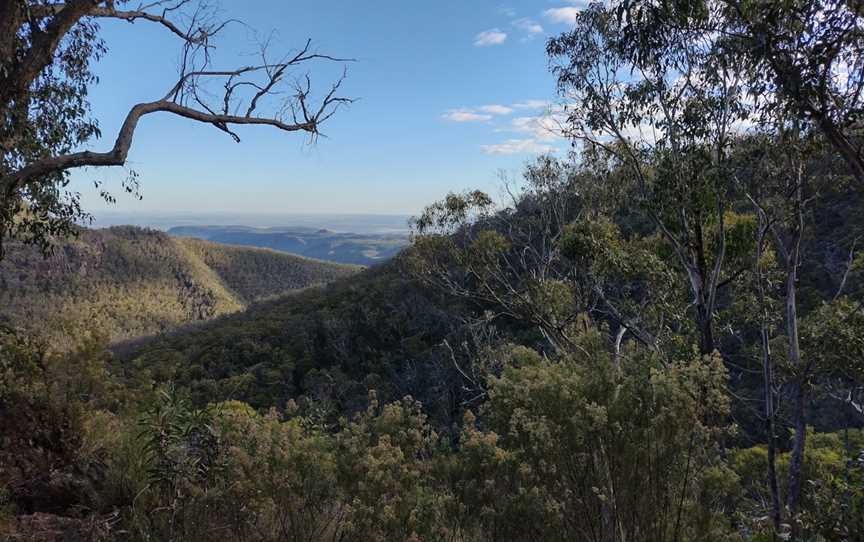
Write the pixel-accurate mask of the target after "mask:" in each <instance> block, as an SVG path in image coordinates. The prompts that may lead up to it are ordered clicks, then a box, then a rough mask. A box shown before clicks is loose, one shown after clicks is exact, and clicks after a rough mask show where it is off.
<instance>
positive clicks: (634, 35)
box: [614, 0, 864, 183]
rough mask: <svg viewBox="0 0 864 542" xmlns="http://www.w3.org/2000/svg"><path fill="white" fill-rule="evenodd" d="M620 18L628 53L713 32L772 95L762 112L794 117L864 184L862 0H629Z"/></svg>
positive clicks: (758, 92)
mask: <svg viewBox="0 0 864 542" xmlns="http://www.w3.org/2000/svg"><path fill="white" fill-rule="evenodd" d="M614 9H615V13H616V18H617V20H618V21H620V23H621V24H622V25H623V27H624V29H625V32H626V34H627V36H629V38H630V39H629V40H628V46H627V54H628V55H629V56H630V58H634V59H641V58H645V57H647V56H650V55H652V54H654V53H653V51H654V50H655V49H656V48H657V46H658V45H659V44H663V43H665V42H666V41H667V37H666V36H668V35H669V34H670V33H672V34H674V33H676V32H679V31H681V30H682V29H698V30H699V31H704V32H710V33H712V34H714V35H715V36H717V37H718V39H719V40H720V41H721V42H722V44H723V50H724V54H725V55H727V56H730V57H731V56H734V57H735V58H738V59H740V60H741V62H742V64H743V65H744V67H745V70H744V72H742V75H743V81H744V82H745V83H746V85H747V87H748V91H749V92H750V93H752V94H753V95H754V96H757V97H758V96H765V95H771V96H773V98H774V99H772V100H770V101H768V102H765V103H763V104H762V106H761V107H760V113H762V114H766V115H768V116H774V115H776V114H777V112H778V110H779V111H780V112H781V113H782V114H783V115H784V116H791V117H796V118H797V119H798V120H799V121H800V122H801V123H802V128H803V129H807V128H808V127H812V128H813V129H814V130H816V131H819V132H820V133H822V134H823V135H824V136H825V139H826V140H827V141H828V142H829V143H830V144H831V145H832V146H833V147H834V148H835V149H836V150H837V152H838V153H839V154H840V155H841V156H842V157H843V160H844V161H845V162H846V164H847V166H848V167H849V169H850V170H851V172H852V173H853V175H854V176H855V177H856V178H857V180H858V181H859V182H861V183H864V146H862V145H864V140H862V138H861V135H862V133H861V129H862V117H861V115H862V108H864V92H862V91H864V3H862V2H861V1H860V0H788V1H784V2H761V1H752V0H676V1H670V0H626V1H622V2H617V3H616V4H615V8H614Z"/></svg>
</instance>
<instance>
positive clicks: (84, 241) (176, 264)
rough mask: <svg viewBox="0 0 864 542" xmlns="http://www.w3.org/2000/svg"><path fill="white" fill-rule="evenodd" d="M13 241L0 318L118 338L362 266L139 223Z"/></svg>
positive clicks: (58, 333)
mask: <svg viewBox="0 0 864 542" xmlns="http://www.w3.org/2000/svg"><path fill="white" fill-rule="evenodd" d="M6 250H7V254H6V257H5V258H4V259H3V260H2V261H0V318H3V319H5V320H6V321H7V322H9V323H11V324H14V325H21V326H25V327H28V328H30V329H33V330H34V331H36V332H39V333H45V334H48V335H49V336H53V337H54V338H55V339H56V338H62V337H63V336H64V335H65V334H68V333H71V332H72V330H74V329H76V327H80V326H89V327H92V328H94V329H99V330H100V332H102V333H105V334H107V336H108V337H109V338H110V339H111V340H112V341H120V340H126V339H131V338H134V337H139V336H142V335H151V334H155V333H161V332H165V331H168V330H171V329H175V328H177V327H179V326H182V325H184V324H188V323H192V322H200V321H203V320H208V319H211V318H214V317H216V316H219V315H222V314H227V313H231V312H236V311H239V310H242V309H243V308H245V307H247V306H248V305H249V304H250V303H252V302H254V301H258V300H262V299H265V298H267V297H271V296H275V295H279V294H283V293H287V292H291V291H296V290H302V289H304V288H308V287H310V286H318V285H322V284H324V283H326V282H329V281H331V280H334V279H336V278H338V277H343V276H347V275H350V274H352V273H355V272H356V271H358V270H359V268H357V267H352V266H346V265H339V264H333V263H329V262H322V261H317V260H312V259H307V258H302V257H298V256H293V255H290V254H284V253H279V252H275V251H272V250H266V249H255V248H247V247H233V246H226V245H220V244H217V243H210V242H206V241H200V240H194V239H177V238H174V237H171V236H169V235H166V234H164V233H162V232H157V231H153V230H146V229H140V228H134V227H114V228H109V229H104V230H88V229H82V230H80V232H78V235H77V236H75V237H71V236H70V237H68V238H67V239H66V241H64V242H63V243H61V244H59V245H58V246H56V247H55V248H54V250H53V251H52V252H51V253H50V254H49V255H47V256H43V254H42V253H41V252H40V251H39V250H38V249H37V248H35V247H32V246H28V245H24V244H22V243H8V244H7V246H6Z"/></svg>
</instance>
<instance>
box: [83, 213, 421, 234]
mask: <svg viewBox="0 0 864 542" xmlns="http://www.w3.org/2000/svg"><path fill="white" fill-rule="evenodd" d="M411 216H412V215H408V214H386V213H326V212H306V213H292V212H284V213H267V212H263V213H252V212H234V211H162V212H156V211H154V212H143V211H138V212H127V211H122V210H103V211H99V212H96V213H94V214H93V222H92V223H90V224H85V226H87V227H89V228H108V227H111V226H139V227H144V228H151V229H156V230H162V231H167V230H169V229H170V228H173V227H178V226H248V227H253V228H291V227H298V228H316V229H327V230H331V231H334V232H340V233H376V234H382V233H404V234H407V233H408V232H409V230H410V228H409V225H408V221H409V219H410V218H411Z"/></svg>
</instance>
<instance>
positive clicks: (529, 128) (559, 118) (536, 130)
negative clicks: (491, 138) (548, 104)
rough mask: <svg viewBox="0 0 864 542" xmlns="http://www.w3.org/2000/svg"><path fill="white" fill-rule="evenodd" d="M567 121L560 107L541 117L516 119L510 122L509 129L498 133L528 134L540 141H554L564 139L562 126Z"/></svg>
mask: <svg viewBox="0 0 864 542" xmlns="http://www.w3.org/2000/svg"><path fill="white" fill-rule="evenodd" d="M565 120H566V115H565V114H564V112H563V111H562V110H561V108H560V107H559V108H557V109H556V110H550V111H546V112H544V113H542V114H540V115H535V116H530V117H516V118H514V119H512V120H511V121H510V125H509V126H508V127H507V128H501V129H499V130H498V131H499V132H518V133H520V134H527V135H530V136H531V138H532V139H536V140H538V141H554V140H556V139H560V138H561V137H563V134H562V126H563V125H564V121H565Z"/></svg>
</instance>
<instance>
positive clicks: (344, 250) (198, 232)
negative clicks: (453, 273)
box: [168, 226, 408, 265]
mask: <svg viewBox="0 0 864 542" xmlns="http://www.w3.org/2000/svg"><path fill="white" fill-rule="evenodd" d="M168 233H169V234H170V235H173V236H175V237H190V238H196V239H204V240H207V241H213V242H217V243H224V244H228V245H242V246H253V247H260V248H270V249H273V250H279V251H282V252H290V253H292V254H297V255H299V256H306V257H308V258H316V259H319V260H327V261H332V262H338V263H347V264H359V265H374V264H377V263H380V262H383V261H386V260H388V259H390V258H392V257H393V256H395V255H396V254H397V253H398V252H399V251H400V250H401V249H402V248H403V247H405V246H406V245H407V244H408V233H407V231H402V232H393V233H372V232H369V233H340V232H335V231H331V230H328V229H320V228H309V227H304V226H290V227H251V226H177V227H173V228H170V229H169V230H168Z"/></svg>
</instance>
